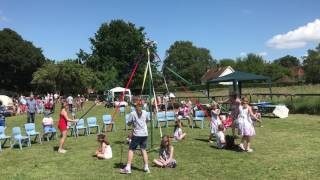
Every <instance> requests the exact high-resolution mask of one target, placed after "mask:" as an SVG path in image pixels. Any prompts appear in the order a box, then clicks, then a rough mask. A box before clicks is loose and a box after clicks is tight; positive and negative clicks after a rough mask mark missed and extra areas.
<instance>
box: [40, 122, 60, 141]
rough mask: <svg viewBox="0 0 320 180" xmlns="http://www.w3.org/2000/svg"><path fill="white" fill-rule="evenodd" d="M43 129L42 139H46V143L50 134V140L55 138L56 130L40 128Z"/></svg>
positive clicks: (49, 127) (48, 127)
mask: <svg viewBox="0 0 320 180" xmlns="http://www.w3.org/2000/svg"><path fill="white" fill-rule="evenodd" d="M42 129H43V135H42V138H46V139H47V141H49V140H50V138H49V135H50V134H51V137H52V139H53V138H54V137H56V136H57V130H56V128H54V127H52V126H42Z"/></svg>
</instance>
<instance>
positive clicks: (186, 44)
mask: <svg viewBox="0 0 320 180" xmlns="http://www.w3.org/2000/svg"><path fill="white" fill-rule="evenodd" d="M166 55H167V57H166V59H165V60H164V64H163V66H164V74H165V76H166V78H167V79H168V81H169V82H170V80H175V81H180V79H177V77H175V76H174V75H173V74H172V73H170V72H168V70H167V69H166V67H169V68H171V69H172V70H173V71H175V72H176V73H178V74H179V75H181V76H182V77H183V78H184V79H186V80H188V81H189V82H192V83H194V84H196V83H200V78H201V76H202V75H203V74H204V73H205V72H206V71H207V69H209V68H211V67H212V66H214V65H216V61H214V60H213V58H212V57H211V55H210V51H209V50H208V49H205V48H198V47H196V46H194V45H193V44H192V42H190V41H176V42H175V43H174V44H173V45H171V46H170V48H169V49H168V50H167V51H166Z"/></svg>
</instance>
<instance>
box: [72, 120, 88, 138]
mask: <svg viewBox="0 0 320 180" xmlns="http://www.w3.org/2000/svg"><path fill="white" fill-rule="evenodd" d="M81 129H83V133H84V135H88V129H87V126H85V124H84V119H79V121H78V122H77V124H76V129H75V131H76V136H79V131H80V130H81Z"/></svg>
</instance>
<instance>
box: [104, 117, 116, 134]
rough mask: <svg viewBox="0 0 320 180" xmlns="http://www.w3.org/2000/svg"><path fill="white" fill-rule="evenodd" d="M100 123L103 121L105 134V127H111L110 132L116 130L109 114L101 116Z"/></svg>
mask: <svg viewBox="0 0 320 180" xmlns="http://www.w3.org/2000/svg"><path fill="white" fill-rule="evenodd" d="M102 121H103V130H104V131H105V132H106V131H107V126H108V125H111V131H113V129H114V130H116V127H115V124H114V122H113V121H112V116H111V115H109V114H105V115H103V116H102Z"/></svg>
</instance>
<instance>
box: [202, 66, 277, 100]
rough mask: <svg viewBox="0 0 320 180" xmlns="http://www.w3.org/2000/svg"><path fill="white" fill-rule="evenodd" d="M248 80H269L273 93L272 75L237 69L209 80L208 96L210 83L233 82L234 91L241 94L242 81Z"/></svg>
mask: <svg viewBox="0 0 320 180" xmlns="http://www.w3.org/2000/svg"><path fill="white" fill-rule="evenodd" d="M248 81H267V83H268V84H269V90H270V94H271V93H272V91H271V78H270V77H268V76H262V75H257V74H253V73H247V72H241V71H235V72H233V73H231V74H228V75H225V76H222V77H218V78H216V79H211V80H209V81H207V82H206V83H207V90H208V97H209V84H212V83H219V82H233V88H234V91H235V92H239V94H240V96H241V88H242V87H241V86H242V82H248ZM237 85H238V86H237Z"/></svg>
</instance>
